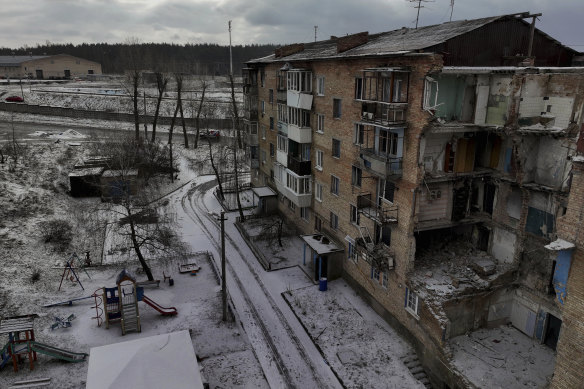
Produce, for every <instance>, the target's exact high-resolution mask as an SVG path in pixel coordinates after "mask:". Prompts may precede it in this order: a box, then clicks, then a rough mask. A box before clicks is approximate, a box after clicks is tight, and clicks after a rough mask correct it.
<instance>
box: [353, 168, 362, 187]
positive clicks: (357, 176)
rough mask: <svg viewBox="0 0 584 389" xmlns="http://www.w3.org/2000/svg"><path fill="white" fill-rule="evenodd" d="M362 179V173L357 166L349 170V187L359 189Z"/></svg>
mask: <svg viewBox="0 0 584 389" xmlns="http://www.w3.org/2000/svg"><path fill="white" fill-rule="evenodd" d="M362 177H363V171H362V170H361V168H359V167H357V166H353V167H352V168H351V185H353V186H357V187H359V188H360V187H361V179H362Z"/></svg>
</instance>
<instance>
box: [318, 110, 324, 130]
mask: <svg viewBox="0 0 584 389" xmlns="http://www.w3.org/2000/svg"><path fill="white" fill-rule="evenodd" d="M316 121H317V123H316V131H317V132H320V133H323V132H324V115H321V114H317V115H316Z"/></svg>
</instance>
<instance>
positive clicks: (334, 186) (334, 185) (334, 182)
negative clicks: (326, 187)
mask: <svg viewBox="0 0 584 389" xmlns="http://www.w3.org/2000/svg"><path fill="white" fill-rule="evenodd" d="M340 183H341V180H340V179H339V177H335V176H333V175H331V193H332V194H334V195H337V196H338V195H339V185H340Z"/></svg>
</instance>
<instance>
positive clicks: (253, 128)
mask: <svg viewBox="0 0 584 389" xmlns="http://www.w3.org/2000/svg"><path fill="white" fill-rule="evenodd" d="M249 133H250V134H251V135H257V134H258V124H257V123H255V122H253V123H250V124H249Z"/></svg>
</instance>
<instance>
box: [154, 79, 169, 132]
mask: <svg viewBox="0 0 584 389" xmlns="http://www.w3.org/2000/svg"><path fill="white" fill-rule="evenodd" d="M155 77H156V89H157V90H158V97H157V98H156V110H155V111H154V120H153V121H152V142H154V141H155V140H156V124H157V123H158V116H159V115H160V104H161V103H162V98H163V97H164V92H166V87H167V85H168V81H169V77H168V75H167V74H166V73H163V72H160V71H159V72H156V73H155Z"/></svg>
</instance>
